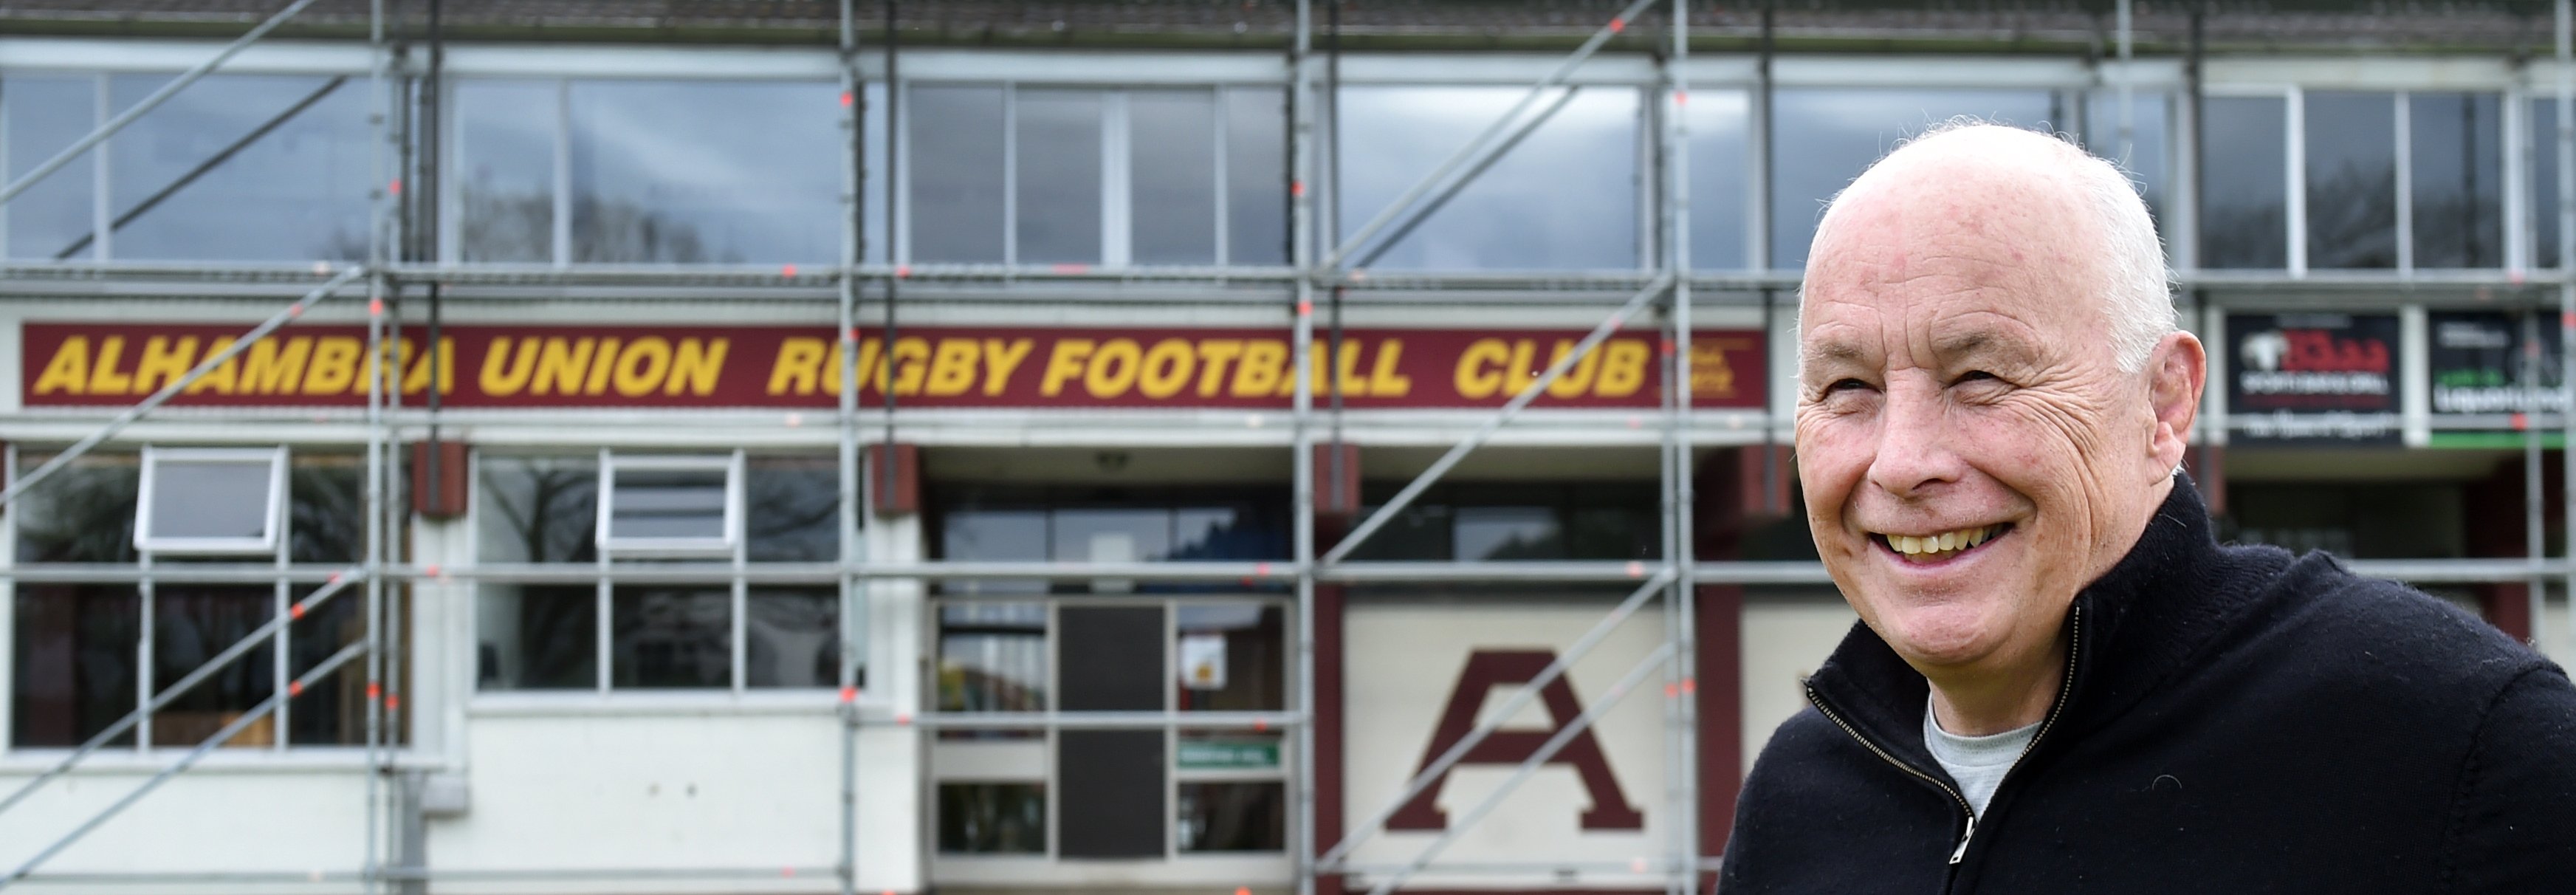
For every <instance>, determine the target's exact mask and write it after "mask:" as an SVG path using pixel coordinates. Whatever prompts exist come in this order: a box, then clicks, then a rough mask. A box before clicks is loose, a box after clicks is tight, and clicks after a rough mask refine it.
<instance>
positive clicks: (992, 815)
mask: <svg viewBox="0 0 2576 895" xmlns="http://www.w3.org/2000/svg"><path fill="white" fill-rule="evenodd" d="M1046 848H1047V844H1046V784H1043V783H942V784H939V850H940V852H942V853H945V854H1033V855H1034V854H1045V853H1046Z"/></svg>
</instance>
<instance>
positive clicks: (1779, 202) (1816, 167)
mask: <svg viewBox="0 0 2576 895" xmlns="http://www.w3.org/2000/svg"><path fill="white" fill-rule="evenodd" d="M1961 115H1973V116H1977V117H1979V118H1983V119H1985V120H1988V121H1994V122H1998V123H2002V124H2009V125H2013V126H2015V127H2027V128H2032V129H2038V130H2045V129H2048V128H2050V127H2052V126H2054V125H2055V124H2056V123H2057V122H2058V120H2059V119H2060V118H2061V117H2063V116H2061V115H2059V114H2058V109H2057V97H2056V96H2055V95H2054V94H2052V93H2050V92H2048V91H2044V90H1884V89H1867V90H1862V89H1848V88H1834V89H1810V90H1780V91H1777V92H1776V93H1775V94H1774V100H1773V103H1772V112H1771V165H1772V170H1771V266H1772V267H1774V268H1779V269H1784V270H1786V269H1796V268H1800V267H1804V266H1805V265H1806V263H1807V246H1808V243H1811V242H1814V241H1815V236H1816V219H1817V218H1818V217H1819V216H1821V215H1823V214H1824V209H1825V202H1826V201H1828V200H1830V199H1832V198H1833V197H1834V194H1835V193H1839V192H1841V191H1842V189H1843V187H1844V186H1845V185H1847V184H1850V183H1851V181H1852V178H1854V177H1858V176H1860V172H1862V171H1864V170H1867V169H1868V168H1869V166H1870V164H1871V163H1873V162H1876V161H1878V159H1879V157H1880V156H1883V155H1886V154H1887V152H1888V150H1890V149H1894V148H1896V144H1897V143H1898V142H1899V141H1901V140H1903V139H1905V138H1906V137H1910V136H1913V135H1915V134H1919V133H1922V132H1923V131H1924V130H1926V129H1928V128H1930V127H1931V126H1933V125H1935V124H1939V123H1941V122H1943V121H1947V120H1950V119H1952V118H1955V117H1957V116H1961Z"/></svg>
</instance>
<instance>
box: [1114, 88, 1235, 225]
mask: <svg viewBox="0 0 2576 895" xmlns="http://www.w3.org/2000/svg"><path fill="white" fill-rule="evenodd" d="M1127 152H1128V156H1127V167H1128V182H1129V183H1130V184H1131V186H1130V194H1131V195H1132V196H1133V199H1132V200H1131V201H1130V203H1129V209H1130V210H1129V212H1128V217H1129V218H1131V219H1132V221H1133V223H1132V225H1131V227H1130V228H1129V236H1128V251H1129V252H1130V253H1131V255H1132V256H1133V257H1134V258H1135V261H1136V263H1138V264H1214V263H1216V232H1217V231H1216V191H1217V182H1216V163H1217V158H1216V153H1217V143H1216V94H1215V93H1213V92H1211V91H1206V90H1136V91H1131V92H1129V93H1128V94H1127Z"/></svg>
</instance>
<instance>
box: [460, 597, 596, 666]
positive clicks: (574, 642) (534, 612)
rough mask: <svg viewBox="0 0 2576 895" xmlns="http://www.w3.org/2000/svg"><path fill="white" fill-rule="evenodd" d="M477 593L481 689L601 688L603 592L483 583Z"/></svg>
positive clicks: (477, 654) (476, 653)
mask: <svg viewBox="0 0 2576 895" xmlns="http://www.w3.org/2000/svg"><path fill="white" fill-rule="evenodd" d="M475 589H476V592H477V593H478V594H479V599H478V600H477V602H476V604H475V610H474V620H475V627H476V629H477V639H478V641H479V643H478V644H477V646H476V647H475V667H476V672H475V680H476V682H477V686H480V687H481V688H482V689H485V690H567V689H569V690H588V689H591V688H594V687H597V686H599V592H598V591H597V590H595V589H594V588H592V586H591V585H587V584H576V585H511V584H481V585H476V588H475Z"/></svg>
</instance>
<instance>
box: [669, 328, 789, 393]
mask: <svg viewBox="0 0 2576 895" xmlns="http://www.w3.org/2000/svg"><path fill="white" fill-rule="evenodd" d="M731 347H733V340H732V339H726V338H714V339H698V338H688V339H681V340H680V349H679V350H678V351H676V352H673V353H672V354H671V375H670V377H669V378H667V379H665V380H663V381H662V393H663V394H665V395H676V394H679V393H681V392H683V391H685V392H688V393H689V394H692V395H696V396H698V397H701V398H703V397H706V396H708V395H712V394H715V393H716V376H717V374H720V373H723V372H724V359H725V350H726V349H728V348H731ZM772 394H776V392H772Z"/></svg>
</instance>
